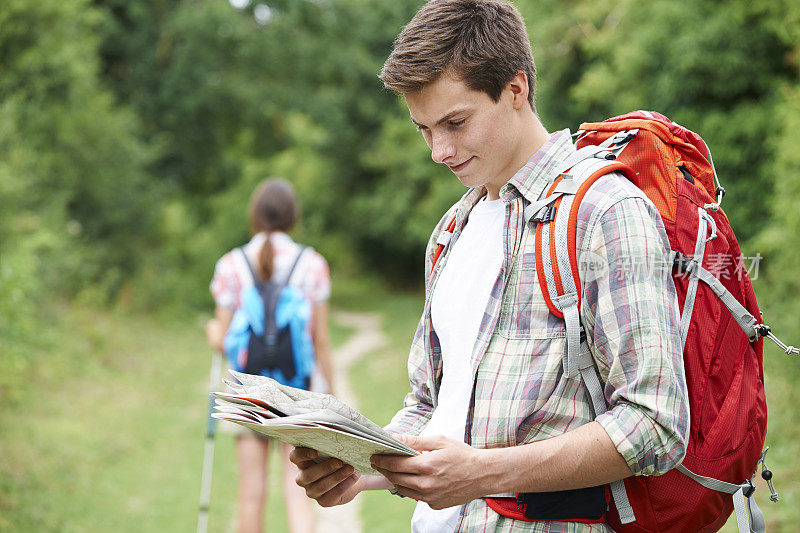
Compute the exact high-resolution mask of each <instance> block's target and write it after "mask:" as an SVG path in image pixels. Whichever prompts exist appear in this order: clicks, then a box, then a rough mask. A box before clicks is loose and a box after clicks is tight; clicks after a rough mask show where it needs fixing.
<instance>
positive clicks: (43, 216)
mask: <svg viewBox="0 0 800 533" xmlns="http://www.w3.org/2000/svg"><path fill="white" fill-rule="evenodd" d="M100 20H101V18H100V16H99V14H98V13H97V12H96V11H95V10H94V9H92V8H91V6H90V5H89V4H88V3H87V2H86V1H82V0H68V1H55V0H43V1H41V2H34V3H31V2H25V1H23V0H11V1H10V2H6V3H5V4H4V6H3V9H2V10H0V69H2V71H3V76H2V79H0V153H2V154H3V156H2V158H0V209H2V212H3V217H2V218H1V219H0V279H1V280H2V282H1V283H0V337H2V339H3V346H2V351H0V366H2V367H3V368H4V372H3V375H2V377H0V392H2V390H3V389H4V388H7V387H8V386H9V385H10V384H11V383H13V382H14V381H15V379H18V378H19V375H21V373H22V372H24V370H25V369H26V368H27V360H28V351H29V349H30V348H31V345H34V346H35V345H36V343H37V342H38V340H39V339H40V338H41V336H42V335H43V332H42V330H46V329H47V328H46V327H45V326H43V324H42V323H41V322H40V320H43V319H45V318H49V319H52V313H51V314H47V313H42V312H41V311H40V309H42V308H43V309H47V308H48V305H50V306H52V302H53V301H54V300H55V299H57V298H60V297H61V296H62V295H68V296H74V295H76V294H77V293H79V292H85V291H86V290H87V288H88V287H89V286H90V285H91V287H93V289H92V290H93V291H94V292H95V293H96V294H105V293H107V292H108V291H109V290H112V291H113V290H114V289H115V288H117V287H119V286H120V284H121V283H122V281H123V280H124V279H125V278H127V277H130V276H131V275H132V274H133V273H134V272H135V271H136V270H137V266H138V264H139V262H138V259H139V257H140V249H141V247H142V245H143V244H144V243H145V242H146V241H147V238H148V237H149V236H150V235H151V234H152V229H153V221H154V217H155V215H156V213H157V204H156V203H155V202H154V201H153V200H154V195H153V191H155V190H157V184H156V183H153V182H152V181H151V180H150V179H149V176H148V175H147V174H146V172H145V167H146V165H147V162H148V158H149V148H148V147H147V145H146V143H144V142H143V141H142V139H141V138H140V136H139V134H140V132H139V130H138V122H137V118H136V117H135V116H134V115H133V114H131V113H130V112H128V111H126V110H124V109H121V108H119V107H118V106H117V105H116V104H115V103H114V100H113V98H112V96H111V94H110V93H109V92H108V91H107V90H106V89H105V88H104V87H103V86H102V85H101V84H98V79H97V68H98V67H97V65H98V57H97V47H98V40H97V38H96V37H94V36H93V34H94V32H95V30H96V28H97V25H98V23H99V22H100ZM101 301H106V298H105V297H103V298H102V299H101Z"/></svg>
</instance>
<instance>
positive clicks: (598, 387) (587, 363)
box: [578, 342, 608, 418]
mask: <svg viewBox="0 0 800 533" xmlns="http://www.w3.org/2000/svg"><path fill="white" fill-rule="evenodd" d="M578 367H579V369H580V371H581V378H583V384H584V385H586V391H587V392H588V393H589V399H590V400H591V401H592V410H593V411H594V417H595V418H597V416H598V415H601V414H603V413H605V412H606V411H608V406H607V405H606V396H605V393H604V392H603V385H602V383H600V375H599V373H598V372H597V368H595V366H594V361H593V360H592V354H591V352H589V347H588V346H587V344H586V342H582V343H581V356H580V362H579V364H578Z"/></svg>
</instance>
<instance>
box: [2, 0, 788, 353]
mask: <svg viewBox="0 0 800 533" xmlns="http://www.w3.org/2000/svg"><path fill="white" fill-rule="evenodd" d="M420 3H421V0H401V1H398V2H383V1H380V0H350V1H345V0H331V1H329V2H315V1H310V0H296V1H295V0H274V1H271V2H270V3H269V6H270V8H271V13H272V17H271V19H270V20H269V21H268V22H266V23H263V24H259V23H258V21H256V19H255V18H254V16H253V9H254V8H253V6H250V7H248V8H246V9H243V10H237V9H234V8H232V7H231V6H230V5H229V4H228V3H227V2H224V1H222V2H221V1H218V0H194V1H188V0H185V1H179V2H173V1H167V0H142V1H138V2H127V1H124V0H96V1H94V2H89V0H67V1H64V2H56V1H54V0H43V1H40V2H29V1H27V0H10V1H9V2H7V3H6V5H4V9H3V10H2V12H0V28H2V29H0V64H2V67H3V72H4V75H3V77H2V79H0V119H1V120H0V150H1V151H2V154H3V157H2V159H1V160H0V192H2V195H0V207H2V208H3V213H4V215H5V216H4V217H3V219H2V220H0V251H1V252H2V255H0V272H2V276H3V280H4V284H3V285H4V286H3V288H2V289H0V291H3V295H4V296H6V295H7V297H5V298H4V299H3V301H2V303H0V306H2V313H3V314H2V316H3V317H6V316H9V317H10V315H12V314H13V315H14V316H13V317H10V318H9V319H8V320H7V321H5V324H6V325H5V326H0V328H5V329H6V330H8V331H9V332H11V334H10V336H9V337H8V338H14V335H17V334H18V332H22V331H26V330H28V331H29V330H35V326H34V324H35V317H36V316H37V312H36V311H35V309H37V308H38V307H40V305H39V298H40V297H41V295H43V294H47V293H48V291H55V292H56V294H57V295H58V297H64V296H66V297H67V298H73V297H76V296H77V295H80V296H81V297H82V298H84V299H89V300H91V301H95V302H108V301H113V302H118V303H121V304H123V305H127V306H134V307H136V308H143V309H151V310H152V309H157V310H160V311H162V312H165V313H169V312H170V310H172V309H175V308H177V307H183V306H194V307H198V306H208V305H209V303H210V298H209V296H208V293H207V284H208V281H209V279H210V277H211V274H212V269H213V265H214V262H215V261H216V260H217V258H218V257H219V256H220V255H221V254H222V253H224V252H225V251H227V250H229V249H230V248H231V247H233V246H235V245H238V244H240V243H242V242H243V241H244V240H246V239H247V238H248V234H247V202H248V199H249V195H250V193H251V191H252V190H253V188H254V187H255V186H256V184H257V183H258V182H259V181H261V180H262V179H264V178H266V177H269V176H273V175H280V176H284V177H286V178H288V179H290V180H291V181H292V182H293V183H294V184H295V186H296V188H297V190H298V192H299V196H300V198H301V200H302V207H303V212H304V215H303V217H302V220H301V223H300V225H299V227H298V228H297V230H296V236H297V237H298V238H299V239H300V240H302V241H304V242H307V243H309V244H311V245H313V246H315V247H316V248H317V249H319V250H320V251H321V252H322V253H323V254H324V255H325V256H326V257H327V258H328V259H329V261H330V263H331V265H332V267H333V269H334V271H339V272H348V273H364V272H370V273H373V274H374V273H377V274H378V275H379V276H382V277H383V278H384V279H387V280H389V281H390V282H391V283H394V284H401V285H407V284H408V285H416V284H418V283H419V282H420V280H421V277H422V250H423V248H424V246H425V243H426V241H427V238H428V235H429V231H430V229H431V228H432V226H433V225H434V224H435V223H436V221H437V220H438V219H439V218H440V217H441V215H442V213H443V212H444V211H445V210H446V209H447V207H448V206H449V205H450V204H451V203H452V202H454V201H456V200H457V199H458V198H459V197H460V195H461V194H462V193H463V192H464V189H463V187H462V186H461V185H460V184H459V183H458V181H457V180H456V179H454V177H453V176H452V175H451V174H450V172H449V171H448V170H447V169H445V168H444V167H442V166H439V165H436V164H434V163H433V162H431V161H430V159H429V150H428V148H427V147H426V146H425V143H424V142H423V140H422V139H421V137H420V135H419V134H418V133H417V132H416V131H415V129H414V127H413V125H412V124H411V122H410V120H409V119H408V116H407V111H406V110H405V107H404V105H403V103H402V100H401V99H398V97H397V96H395V95H393V94H391V93H390V92H388V91H386V90H384V89H383V88H382V86H381V83H380V81H379V80H378V79H377V73H378V71H379V70H380V67H381V65H382V63H383V61H384V59H385V57H386V56H387V54H388V52H389V50H390V48H391V43H392V40H393V39H394V38H395V36H396V35H397V32H398V31H399V30H400V28H401V27H402V26H403V24H405V23H406V22H407V21H408V20H409V19H410V18H411V16H412V15H413V13H414V12H415V10H416V9H417V8H418V6H419V4H420ZM517 4H518V6H519V7H520V9H521V11H522V12H523V14H524V15H525V16H526V21H527V24H528V26H529V29H530V34H531V38H532V40H533V44H534V55H535V57H536V60H537V65H538V71H539V79H538V82H537V108H538V111H539V113H540V115H541V117H542V119H543V121H544V122H545V124H546V125H547V126H548V128H549V129H551V130H555V129H560V128H564V127H571V128H573V129H575V128H576V127H577V125H578V124H579V123H580V122H582V121H585V120H599V119H602V118H605V117H607V116H610V115H613V114H618V113H623V112H627V111H629V110H631V109H636V108H645V109H654V110H657V111H661V112H664V113H666V114H667V115H668V116H670V117H671V118H673V119H674V120H676V121H678V122H680V123H682V124H685V125H686V126H688V127H690V128H692V129H694V130H695V131H698V132H699V133H701V134H702V135H703V137H704V138H706V139H707V140H708V142H709V145H710V146H711V149H712V151H713V153H714V156H715V163H716V164H717V168H718V170H719V175H720V179H721V181H722V183H723V185H724V186H725V187H726V188H727V190H728V195H727V197H726V199H725V201H724V207H725V209H726V212H727V213H728V214H729V216H730V217H731V219H732V222H733V225H734V228H735V229H736V230H737V234H739V235H740V237H741V238H742V240H743V248H745V249H746V250H749V249H752V248H753V247H756V246H764V247H769V246H771V247H772V249H774V253H773V257H770V259H769V261H768V263H770V262H774V264H778V263H780V262H781V261H791V259H789V258H788V257H789V255H790V254H788V252H786V251H785V250H780V249H777V248H776V246H775V244H774V243H775V242H778V241H779V240H780V239H781V236H783V235H785V234H786V232H787V229H788V228H791V227H793V226H792V222H791V221H787V220H785V217H786V216H788V215H784V214H783V211H782V210H780V209H777V208H776V209H767V208H765V206H766V205H768V204H769V205H779V204H780V202H788V201H790V200H789V199H790V198H792V197H793V196H792V194H793V193H792V190H790V189H789V188H790V187H791V186H792V185H791V183H792V180H791V176H792V175H793V174H792V173H793V172H795V173H796V171H795V169H794V167H793V166H792V164H791V163H790V161H791V158H792V157H793V155H792V154H793V152H792V149H791V147H792V146H794V145H795V144H796V141H797V139H798V134H797V133H796V132H797V128H796V127H794V126H790V125H789V124H791V121H792V120H793V119H792V118H791V116H792V115H791V114H792V113H793V111H792V109H793V107H792V106H793V105H794V104H793V103H792V102H794V101H795V100H796V99H797V96H796V94H795V91H794V90H793V87H794V86H795V85H796V83H797V81H798V79H797V78H798V76H797V74H798V71H797V58H798V56H800V54H798V44H797V43H798V39H799V38H800V37H798V35H800V32H798V31H797V30H796V26H797V25H796V24H791V23H790V22H791V21H798V20H800V9H799V8H798V6H797V3H796V2H793V1H791V0H781V1H779V2H773V1H767V0H755V1H745V0H734V1H731V2H728V3H726V4H725V6H724V9H723V8H722V6H720V4H719V3H718V2H714V1H712V0H702V1H698V2H693V3H689V4H686V3H675V2H670V1H667V0H655V1H653V2H634V1H632V0H623V1H612V0H599V1H593V2H589V1H579V2H567V3H564V2H557V1H556V0H537V1H536V2H534V1H532V0H518V1H517ZM785 176H789V178H788V179H787V178H785ZM778 177H780V179H778ZM772 198H776V199H777V200H778V202H772V201H771V199H772ZM793 211H794V210H791V209H788V212H793ZM762 229H765V232H764V237H763V240H759V241H755V240H753V237H754V236H755V235H756V234H757V233H759V232H760V231H761V230H762ZM758 243H763V244H758ZM770 243H772V244H770ZM784 256H786V257H785V258H783V257H784ZM782 258H783V259H782ZM780 264H783V263H780ZM788 267H789V263H786V268H788ZM767 268H769V267H767ZM787 283H788V282H787ZM792 290H793V289H792ZM20 294H24V297H23V298H20V297H19V295H20ZM12 295H16V296H12ZM12 302H13V303H12ZM26 317H27V318H26ZM23 322H24V323H25V324H27V326H25V324H23ZM19 334H20V335H21V333H19Z"/></svg>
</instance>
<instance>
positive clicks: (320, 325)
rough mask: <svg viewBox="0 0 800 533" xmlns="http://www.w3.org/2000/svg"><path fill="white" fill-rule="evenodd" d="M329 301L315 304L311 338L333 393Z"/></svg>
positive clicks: (320, 365)
mask: <svg viewBox="0 0 800 533" xmlns="http://www.w3.org/2000/svg"><path fill="white" fill-rule="evenodd" d="M328 311H329V306H328V302H327V301H324V302H320V303H317V304H315V305H314V309H313V311H312V316H311V339H312V341H313V342H314V355H315V357H316V359H317V364H319V367H320V370H321V371H322V375H323V376H324V377H325V381H327V382H328V387H329V389H330V393H331V394H333V363H332V362H331V339H330V332H329V330H328Z"/></svg>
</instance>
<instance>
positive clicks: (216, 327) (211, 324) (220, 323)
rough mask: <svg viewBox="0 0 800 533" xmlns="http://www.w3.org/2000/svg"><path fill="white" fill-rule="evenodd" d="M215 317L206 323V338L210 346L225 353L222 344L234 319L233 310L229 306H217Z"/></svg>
mask: <svg viewBox="0 0 800 533" xmlns="http://www.w3.org/2000/svg"><path fill="white" fill-rule="evenodd" d="M214 315H215V316H214V318H212V319H211V320H209V321H208V322H207V323H206V340H207V341H208V344H209V346H211V347H212V348H213V349H214V350H216V351H217V352H219V353H224V351H225V349H224V348H223V346H222V344H223V342H224V341H225V334H226V333H227V332H228V327H229V326H230V325H231V320H233V310H231V309H228V308H227V307H220V306H216V308H215V311H214Z"/></svg>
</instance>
